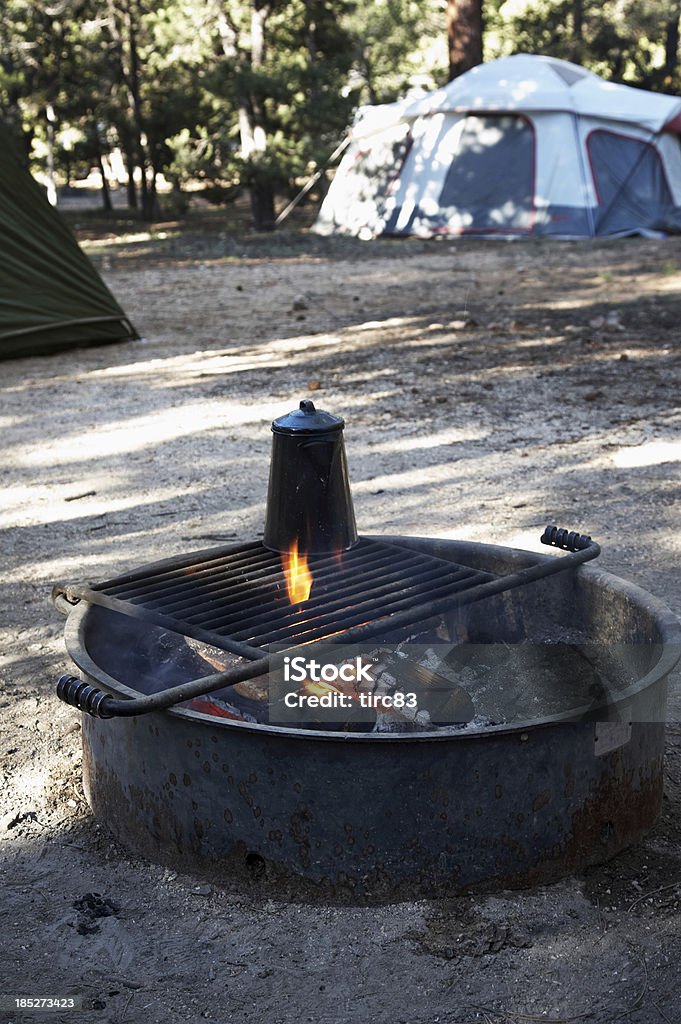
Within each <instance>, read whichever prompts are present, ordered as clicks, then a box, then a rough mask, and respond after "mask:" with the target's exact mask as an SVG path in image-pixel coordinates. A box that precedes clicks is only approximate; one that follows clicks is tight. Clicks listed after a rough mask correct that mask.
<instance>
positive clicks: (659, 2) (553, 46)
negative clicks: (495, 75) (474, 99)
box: [485, 0, 681, 92]
mask: <svg viewBox="0 0 681 1024" xmlns="http://www.w3.org/2000/svg"><path fill="white" fill-rule="evenodd" d="M680 9H681V5H680V4H679V3H678V2H674V3H669V2H667V0H643V2H641V0H605V2H598V0H504V2H502V3H498V2H494V0H493V2H491V3H489V5H488V7H487V9H486V11H487V17H486V28H487V32H486V37H485V58H486V59H487V60H493V59H494V58H496V57H500V56H504V55H508V54H511V53H544V54H550V55H551V56H554V57H562V58H564V59H565V60H572V61H576V62H577V63H580V64H583V65H584V66H585V67H588V68H590V69H591V70H592V71H595V72H596V73H597V74H599V75H602V76H603V77H604V78H609V79H612V80H614V81H620V82H625V83H627V84H629V85H635V86H639V87H641V88H646V89H654V90H664V91H666V92H678V91H681V78H680V77H679V69H678V66H677V54H676V47H673V45H672V50H673V53H672V55H671V57H672V59H671V61H670V60H669V58H668V55H667V49H668V45H669V43H668V34H669V32H670V31H672V32H673V29H674V24H676V25H678V19H679V12H680ZM672 44H673V40H672Z"/></svg>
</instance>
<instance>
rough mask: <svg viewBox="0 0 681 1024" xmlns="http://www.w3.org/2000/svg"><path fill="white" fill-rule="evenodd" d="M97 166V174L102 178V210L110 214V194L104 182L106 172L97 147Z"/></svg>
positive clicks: (105, 181)
mask: <svg viewBox="0 0 681 1024" xmlns="http://www.w3.org/2000/svg"><path fill="white" fill-rule="evenodd" d="M97 166H98V167H99V173H100V175H101V177H102V209H103V210H104V211H105V212H106V213H111V211H112V210H113V204H112V202H111V192H110V190H109V182H108V181H107V180H106V170H105V169H104V161H103V160H102V151H101V149H99V147H97Z"/></svg>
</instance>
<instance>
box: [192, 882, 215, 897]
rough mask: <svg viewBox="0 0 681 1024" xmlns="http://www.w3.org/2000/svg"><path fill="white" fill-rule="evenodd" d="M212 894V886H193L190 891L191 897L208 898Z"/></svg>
mask: <svg viewBox="0 0 681 1024" xmlns="http://www.w3.org/2000/svg"><path fill="white" fill-rule="evenodd" d="M212 892H213V886H212V885H195V886H194V888H193V889H192V895H193V896H210V895H211V894H212Z"/></svg>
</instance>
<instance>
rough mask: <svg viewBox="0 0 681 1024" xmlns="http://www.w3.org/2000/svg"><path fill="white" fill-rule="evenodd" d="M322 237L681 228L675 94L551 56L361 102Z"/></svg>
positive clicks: (320, 225)
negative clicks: (414, 94) (413, 93)
mask: <svg viewBox="0 0 681 1024" xmlns="http://www.w3.org/2000/svg"><path fill="white" fill-rule="evenodd" d="M315 230H316V231H317V232H319V233H320V234H332V233H335V232H338V233H342V234H350V235H358V236H359V237H360V238H372V237H375V236H377V235H418V236H421V237H425V238H429V237H433V236H435V235H440V234H453V235H460V234H472V235H488V236H490V235H491V236H498V237H499V236H501V237H508V236H511V237H513V236H518V237H522V236H540V235H544V236H547V235H548V236H553V237H557V238H591V237H600V236H622V235H635V234H642V235H647V234H655V233H660V232H678V231H681V98H679V97H677V96H666V95H663V94H660V93H652V92H646V91H644V90H642V89H633V88H630V87H629V86H625V85H617V84H615V83H612V82H606V81H604V80H603V79H601V78H599V77H598V75H594V74H592V73H591V72H590V71H586V70H585V69H584V68H582V67H579V66H578V65H576V64H571V63H569V62H568V61H564V60H556V59H554V58H553V57H540V56H532V55H529V54H518V55H517V56H515V57H502V58H501V59H500V60H497V61H493V62H492V63H490V64H482V65H480V66H479V67H476V68H473V69H472V70H471V71H468V72H466V74H464V75H461V77H460V78H456V79H455V80H454V81H453V82H450V83H449V84H448V85H446V86H445V87H444V88H442V89H439V90H437V91H436V92H433V93H429V94H428V95H426V96H423V97H420V98H418V99H416V100H413V101H411V102H410V101H402V102H400V103H392V104H385V105H382V106H375V107H364V108H362V110H361V111H360V112H359V116H358V119H357V121H356V123H355V125H354V127H353V128H352V133H351V142H350V145H349V147H348V149H347V150H346V153H345V156H344V158H343V160H342V162H341V164H340V166H339V168H338V171H337V173H336V176H335V178H334V181H333V183H332V185H331V188H330V189H329V191H328V193H327V196H326V198H325V200H324V202H323V204H322V207H321V210H320V212H319V216H318V218H317V222H316V224H315Z"/></svg>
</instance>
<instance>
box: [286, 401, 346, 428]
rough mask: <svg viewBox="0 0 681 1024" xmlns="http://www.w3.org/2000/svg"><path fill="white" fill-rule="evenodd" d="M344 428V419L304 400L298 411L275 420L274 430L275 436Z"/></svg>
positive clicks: (294, 410) (295, 410)
mask: <svg viewBox="0 0 681 1024" xmlns="http://www.w3.org/2000/svg"><path fill="white" fill-rule="evenodd" d="M344 426H345V421H344V420H343V419H342V417H340V416H334V415H333V413H330V412H324V410H323V409H315V406H314V402H312V401H310V399H309V398H304V399H303V400H302V402H301V403H300V405H299V406H298V408H297V409H293V410H292V411H291V412H287V413H286V415H285V416H279V417H278V418H277V419H276V420H274V421H273V423H272V430H273V431H274V433H275V434H319V433H328V432H329V431H330V430H342V429H343V427H344Z"/></svg>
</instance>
